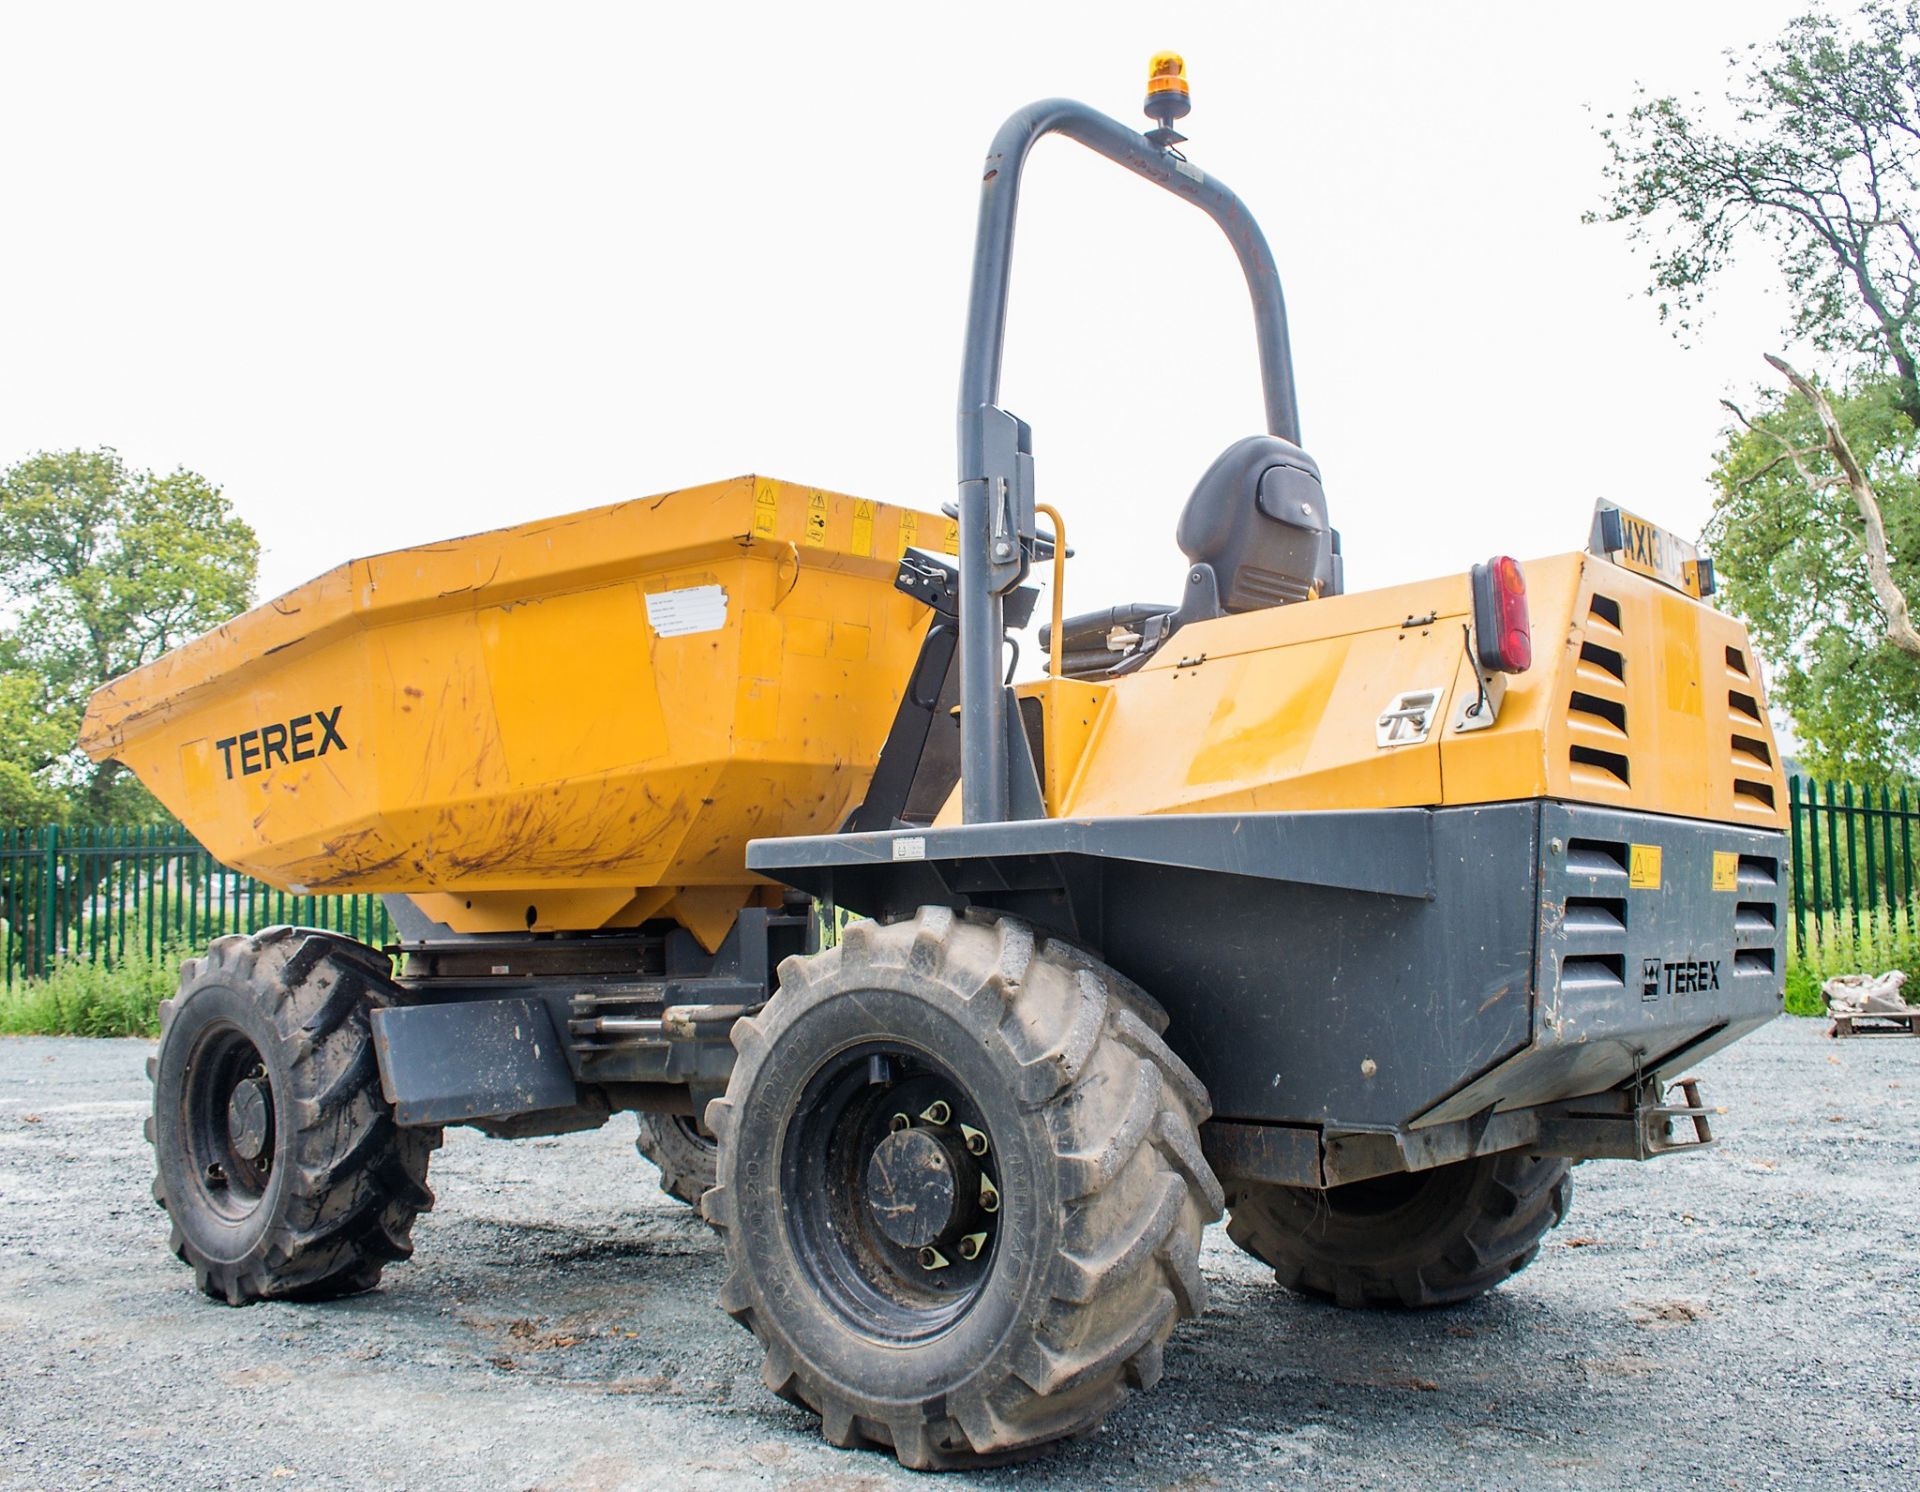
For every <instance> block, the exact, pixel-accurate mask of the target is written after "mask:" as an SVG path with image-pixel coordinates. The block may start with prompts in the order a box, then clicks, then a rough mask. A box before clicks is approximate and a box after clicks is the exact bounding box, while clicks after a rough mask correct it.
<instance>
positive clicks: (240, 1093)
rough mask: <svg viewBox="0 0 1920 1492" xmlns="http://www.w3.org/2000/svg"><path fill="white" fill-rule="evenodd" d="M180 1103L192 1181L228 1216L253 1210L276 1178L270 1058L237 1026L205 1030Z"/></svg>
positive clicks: (191, 1059)
mask: <svg viewBox="0 0 1920 1492" xmlns="http://www.w3.org/2000/svg"><path fill="white" fill-rule="evenodd" d="M181 1107H182V1114H181V1118H182V1120H183V1121H184V1122H183V1124H182V1130H183V1132H184V1134H185V1138H186V1151H187V1159H188V1161H189V1163H190V1168H191V1175H192V1180H193V1185H194V1186H195V1188H196V1189H197V1190H198V1191H199V1193H200V1195H201V1197H202V1198H203V1199H204V1200H205V1202H206V1205H207V1206H208V1207H209V1208H211V1209H212V1210H213V1211H214V1212H216V1213H218V1214H219V1215H220V1216H222V1217H224V1218H226V1219H228V1220H229V1221H231V1222H239V1221H242V1220H244V1219H245V1218H247V1217H249V1216H251V1215H252V1214H253V1212H254V1211H255V1210H256V1209H257V1208H258V1207H259V1206H260V1203H261V1201H262V1199H263V1198H264V1197H265V1196H266V1194H267V1188H268V1187H269V1186H270V1185H271V1184H272V1182H273V1158H274V1149H275V1143H276V1140H277V1134H276V1130H277V1124H276V1120H275V1112H274V1110H275V1103H274V1092H273V1080H272V1078H271V1077H270V1076H269V1074H268V1072H267V1065H266V1061H265V1059H264V1058H263V1057H262V1056H261V1055H260V1049H259V1048H258V1047H257V1046H255V1045H254V1044H253V1041H252V1038H250V1037H249V1036H248V1035H247V1034H246V1033H245V1032H244V1031H242V1030H241V1029H240V1028H239V1027H238V1026H235V1025H232V1024H229V1023H226V1022H222V1023H219V1024H217V1025H212V1026H209V1027H208V1028H207V1029H206V1030H205V1031H203V1032H201V1034H200V1039H199V1041H197V1042H196V1043H195V1044H194V1049H193V1052H192V1055H191V1056H189V1057H188V1059H187V1080H186V1084H185V1090H184V1093H183V1095H182V1101H181Z"/></svg>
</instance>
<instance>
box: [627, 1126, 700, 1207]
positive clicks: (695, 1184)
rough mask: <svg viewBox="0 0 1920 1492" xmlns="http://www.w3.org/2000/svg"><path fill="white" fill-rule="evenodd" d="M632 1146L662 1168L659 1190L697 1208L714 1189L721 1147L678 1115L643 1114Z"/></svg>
mask: <svg viewBox="0 0 1920 1492" xmlns="http://www.w3.org/2000/svg"><path fill="white" fill-rule="evenodd" d="M639 1119H640V1131H639V1133H638V1134H636V1135H635V1136H634V1137H633V1148H634V1149H636V1150H638V1151H639V1152H640V1154H641V1155H642V1156H644V1157H645V1158H646V1159H647V1160H650V1161H652V1162H653V1163H654V1164H655V1165H656V1166H658V1167H659V1168H660V1190H661V1191H663V1192H665V1193H666V1194H667V1195H668V1196H670V1197H672V1198H674V1200H676V1201H679V1202H685V1203H686V1204H687V1206H689V1207H691V1208H693V1210H694V1211H696V1212H698V1211H699V1210H700V1199H701V1198H702V1197H703V1196H705V1195H706V1194H707V1192H708V1191H709V1190H711V1189H712V1187H713V1184H714V1181H715V1180H716V1174H715V1173H716V1171H717V1170H718V1167H719V1154H720V1152H719V1147H718V1146H717V1145H715V1144H714V1143H713V1142H712V1141H711V1140H708V1139H704V1138H702V1137H701V1136H698V1135H693V1134H689V1133H688V1132H687V1130H686V1128H685V1127H684V1124H683V1122H682V1121H681V1120H680V1118H679V1116H677V1115H674V1114H641V1115H640V1116H639Z"/></svg>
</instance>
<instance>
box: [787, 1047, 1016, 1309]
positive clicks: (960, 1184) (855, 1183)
mask: <svg viewBox="0 0 1920 1492" xmlns="http://www.w3.org/2000/svg"><path fill="white" fill-rule="evenodd" d="M903 1120H904V1121H905V1122H904V1123H903V1122H902V1121H903ZM780 1172H781V1190H782V1193H783V1195H784V1196H785V1197H787V1198H788V1199H789V1201H788V1205H787V1207H786V1209H785V1215H786V1224H787V1230H788V1234H789V1237H790V1240H791V1242H792V1245H793V1251H794V1256H795V1258H796V1259H797V1260H798V1261H799V1264H800V1268H801V1269H802V1270H803V1271H804V1272H805V1273H806V1274H807V1275H808V1276H809V1278H810V1279H811V1281H812V1283H813V1284H814V1286H815V1288H816V1289H817V1290H818V1292H819V1294H820V1296H821V1298H822V1299H824V1300H826V1301H827V1302H829V1303H830V1304H831V1305H832V1306H833V1308H834V1310H835V1311H836V1312H837V1313H838V1314H839V1315H840V1316H841V1317H842V1318H843V1319H844V1320H845V1321H846V1322H847V1324H848V1325H850V1326H852V1327H853V1328H855V1329H856V1330H858V1331H860V1332H861V1333H862V1334H863V1335H866V1336H869V1337H875V1338H878V1339H881V1340H885V1341H892V1342H917V1341H923V1340H925V1339H927V1338H929V1337H933V1336H937V1335H938V1334H939V1333H941V1332H943V1331H945V1330H947V1329H948V1328H949V1327H951V1326H952V1325H953V1324H954V1323H955V1322H956V1321H958V1320H959V1319H960V1318H961V1317H962V1316H964V1315H965V1314H966V1313H967V1311H968V1310H969V1309H970V1308H971V1307H972V1305H973V1303H974V1301H975V1300H976V1299H978V1298H979V1296H980V1293H981V1290H982V1288H983V1287H984V1285H985V1283H986V1280H987V1276H988V1275H989V1274H990V1273H991V1272H992V1269H993V1261H994V1257H995V1254H996V1252H997V1249H996V1238H997V1235H998V1231H999V1229H998V1222H999V1217H1000V1213H1001V1210H1002V1203H1001V1198H1000V1174H999V1161H998V1150H997V1148H996V1146H995V1144H994V1137H993V1133H992V1130H991V1129H990V1128H989V1126H988V1125H987V1123H986V1120H985V1118H984V1116H983V1115H982V1114H981V1111H980V1108H979V1106H978V1104H977V1103H975V1101H974V1100H973V1098H972V1097H971V1095H969V1094H968V1093H967V1091H966V1090H965V1088H964V1087H963V1086H962V1085H961V1083H960V1081H959V1080H958V1079H957V1078H956V1077H955V1076H954V1075H953V1073H952V1071H951V1070H950V1069H948V1068H947V1067H946V1065H945V1064H944V1063H942V1062H940V1061H939V1060H938V1059H937V1058H935V1057H933V1056H932V1055H931V1054H929V1053H927V1052H924V1051H921V1050H919V1049H917V1048H914V1047H910V1046H907V1045H904V1044H900V1043H893V1042H868V1043H865V1044H863V1045H860V1046H857V1047H854V1048H851V1049H849V1050H847V1051H844V1052H841V1053H839V1054H838V1055H836V1056H835V1057H833V1058H831V1059H830V1060H829V1061H828V1062H827V1063H826V1064H824V1065H823V1066H822V1067H821V1069H820V1070H819V1071H818V1072H816V1073H815V1074H814V1076H813V1078H812V1079H811V1080H810V1081H809V1082H808V1084H807V1086H806V1088H805V1089H804V1091H803V1092H802V1094H801V1097H800V1102H799V1104H798V1105H797V1106H796V1107H795V1109H794V1111H793V1113H792V1116H791V1117H790V1118H789V1120H788V1122H787V1125H786V1132H785V1135H784V1140H783V1144H782V1150H781V1161H780Z"/></svg>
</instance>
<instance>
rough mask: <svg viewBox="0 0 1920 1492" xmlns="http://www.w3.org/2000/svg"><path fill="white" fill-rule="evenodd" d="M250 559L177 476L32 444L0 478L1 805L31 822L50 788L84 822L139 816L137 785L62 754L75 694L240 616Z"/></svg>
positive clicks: (232, 532) (215, 502) (253, 553)
mask: <svg viewBox="0 0 1920 1492" xmlns="http://www.w3.org/2000/svg"><path fill="white" fill-rule="evenodd" d="M259 555H260V546H259V541H258V540H257V539H256V538H255V536H254V533H253V530H252V529H251V528H250V527H249V526H248V525H247V524H246V523H245V522H244V521H243V520H242V519H240V518H239V517H237V516H236V515H235V514H234V512H233V510H232V507H231V505H230V504H229V503H228V502H227V500H226V498H225V497H223V496H222V495H221V493H220V489H219V488H218V487H216V486H214V485H213V484H212V483H211V482H209V481H208V480H207V479H206V478H205V477H202V476H199V475H197V474H195V473H193V472H190V471H184V470H182V471H176V472H173V473H171V474H169V475H165V476H161V475H156V474H155V473H153V472H149V471H133V470H130V469H129V468H128V467H127V466H126V464H125V463H124V462H123V461H121V459H120V457H119V456H118V454H116V453H115V452H114V451H112V450H110V449H101V450H96V451H58V452H42V453H40V454H37V455H33V456H29V457H27V458H26V459H25V460H23V461H20V462H18V463H17V464H16V465H14V466H13V467H11V468H9V469H8V470H7V471H6V472H5V473H4V475H0V594H4V597H5V601H6V606H7V620H8V623H9V626H8V630H7V632H6V634H5V636H4V638H3V639H0V812H6V813H8V814H9V815H15V814H18V815H19V816H20V817H17V818H15V819H14V821H16V822H18V821H20V818H32V817H34V816H36V815H37V814H39V813H42V812H44V810H45V805H46V803H47V801H48V800H47V797H46V795H47V794H48V793H52V794H54V795H56V796H60V797H64V798H66V799H67V800H68V802H69V803H70V805H71V808H72V812H73V813H74V814H75V815H76V816H78V817H81V818H84V819H87V820H89V821H92V822H106V821H109V820H120V821H125V820H126V819H128V818H130V817H132V818H138V817H148V816H150V815H151V814H152V813H153V812H154V805H153V803H152V800H151V799H150V798H148V797H147V796H146V794H145V793H144V791H143V790H142V789H141V788H140V787H139V784H138V783H137V782H135V781H134V780H133V779H132V778H131V777H128V776H127V775H126V774H125V773H124V772H122V771H121V770H120V769H119V768H118V767H117V766H115V765H114V764H111V763H108V764H104V765H102V766H97V767H96V766H94V765H93V764H92V763H89V762H87V761H86V760H85V758H84V757H82V756H80V755H79V753H78V752H77V751H76V750H75V749H74V737H75V735H76V733H77V731H78V728H79V722H80V716H81V714H82V712H83V711H84V710H85V707H86V702H87V698H88V696H89V695H91V694H92V693H93V691H94V690H95V689H97V688H98V687H99V686H100V685H101V684H103V683H105V682H106V681H107V680H109V679H112V678H115V677H117V676H118V675H120V674H123V673H125V672H127V671H128V670H129V669H133V668H137V667H139V666H140V665H141V664H143V663H148V662H151V661H152V660H153V659H155V658H157V657H159V656H160V654H162V653H164V652H166V651H167V650H168V649H169V648H172V647H176V646H178V645H179V644H180V643H182V642H185V641H186V640H187V639H189V638H191V637H193V636H196V635H197V634H199V633H201V632H204V631H206V630H207V629H209V628H211V627H215V626H218V625H219V624H220V623H221V622H223V621H226V620H227V619H228V618H229V617H231V616H233V615H234V614H235V613H236V612H238V611H241V610H243V609H244V608H245V607H246V605H247V604H248V602H249V601H250V600H251V598H252V594H253V584H254V577H255V573H256V571H257V569H258V564H259ZM16 785H19V786H20V796H18V799H17V803H18V806H17V807H16V806H15V799H14V798H13V797H11V796H9V795H10V794H12V793H13V791H14V788H15V786H16ZM28 787H31V788H32V789H33V792H32V793H28V792H27V788H28Z"/></svg>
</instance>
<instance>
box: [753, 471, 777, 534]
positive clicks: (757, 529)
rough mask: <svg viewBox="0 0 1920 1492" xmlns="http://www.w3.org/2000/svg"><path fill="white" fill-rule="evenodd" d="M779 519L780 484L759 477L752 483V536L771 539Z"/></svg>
mask: <svg viewBox="0 0 1920 1492" xmlns="http://www.w3.org/2000/svg"><path fill="white" fill-rule="evenodd" d="M779 521H780V484H779V483H778V482H774V481H770V480H769V479H768V478H766V477H759V478H757V479H756V480H755V481H754V484H753V536H754V538H756V539H771V538H772V537H773V530H774V526H775V525H776V524H777V523H778V522H779Z"/></svg>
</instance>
